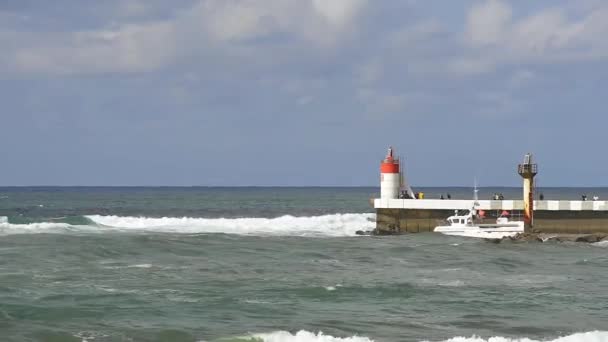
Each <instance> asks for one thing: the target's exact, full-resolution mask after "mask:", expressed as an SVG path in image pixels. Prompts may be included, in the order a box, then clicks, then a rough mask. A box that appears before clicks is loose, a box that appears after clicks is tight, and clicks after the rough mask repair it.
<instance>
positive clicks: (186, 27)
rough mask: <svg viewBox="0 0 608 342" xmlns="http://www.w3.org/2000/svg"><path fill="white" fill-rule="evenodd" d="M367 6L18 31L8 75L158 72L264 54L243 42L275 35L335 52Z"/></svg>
mask: <svg viewBox="0 0 608 342" xmlns="http://www.w3.org/2000/svg"><path fill="white" fill-rule="evenodd" d="M365 4H366V0H332V1H319V0H307V1H301V0H263V1H262V0H199V1H197V2H196V3H195V4H194V6H192V7H191V8H188V9H187V10H181V11H179V12H177V13H176V14H175V15H174V16H173V17H172V18H170V19H167V20H156V21H151V22H139V23H131V24H124V25H120V26H118V27H112V24H111V23H109V24H108V26H109V28H108V27H102V28H99V29H96V30H88V31H78V32H57V33H32V32H16V33H14V34H13V35H11V37H12V41H13V42H20V43H17V44H16V45H17V48H14V49H9V50H8V51H6V52H5V53H6V55H5V58H6V59H7V60H8V62H7V63H8V65H9V67H10V68H12V71H13V72H14V71H18V72H29V73H40V72H42V73H98V72H129V71H135V72H139V71H149V70H156V69H159V68H162V67H164V66H166V65H168V64H171V63H173V62H175V60H176V59H177V58H179V57H180V56H182V55H190V56H192V55H197V54H201V53H203V51H205V52H204V53H203V54H205V53H206V54H209V51H210V50H216V51H218V52H217V53H219V54H221V53H222V51H223V52H226V51H225V50H222V45H226V44H228V45H231V46H233V47H243V48H244V49H242V50H241V53H245V54H247V55H248V56H251V52H252V49H255V48H258V49H260V51H262V50H264V51H265V50H267V49H268V45H266V46H264V47H261V46H253V45H249V46H247V45H243V44H242V43H247V41H248V40H252V39H257V38H272V36H273V35H275V34H278V35H287V39H288V41H289V44H299V45H300V46H305V45H306V44H312V46H311V47H312V48H313V49H319V48H320V49H323V48H328V47H333V46H335V45H336V44H337V43H338V42H339V41H340V39H341V37H342V36H343V35H345V34H347V33H348V32H349V31H351V30H350V28H354V27H356V25H355V23H354V20H355V18H356V17H357V16H358V15H359V14H360V13H361V11H362V9H363V8H364V6H365ZM120 8H121V11H124V12H125V15H138V14H141V13H143V12H145V11H147V10H149V8H147V7H146V6H145V5H144V4H143V3H142V2H141V1H137V0H131V1H129V2H127V3H124V4H122V5H120ZM239 44H241V45H239ZM280 44H281V43H280V42H277V43H275V46H276V45H280ZM283 44H285V42H283ZM5 46H9V44H5ZM233 53H234V50H233ZM5 67H6V66H5Z"/></svg>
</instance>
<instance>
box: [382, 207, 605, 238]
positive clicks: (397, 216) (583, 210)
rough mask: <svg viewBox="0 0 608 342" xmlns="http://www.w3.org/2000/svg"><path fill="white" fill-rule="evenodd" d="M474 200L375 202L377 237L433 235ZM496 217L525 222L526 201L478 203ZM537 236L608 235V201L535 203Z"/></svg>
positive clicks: (533, 229) (535, 230)
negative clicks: (506, 214)
mask: <svg viewBox="0 0 608 342" xmlns="http://www.w3.org/2000/svg"><path fill="white" fill-rule="evenodd" d="M472 205H473V201H472V200H432V199H429V200H425V199H374V208H376V229H375V231H374V232H375V233H376V234H380V235H388V234H403V233H420V232H432V231H433V229H435V227H436V226H438V225H440V224H442V223H443V221H444V220H445V219H446V218H447V217H448V216H450V215H453V214H454V211H455V210H467V209H471V207H472ZM475 207H476V208H477V209H481V210H485V211H486V212H487V213H488V214H489V215H488V220H492V219H495V218H492V215H493V214H494V215H495V214H496V213H499V212H502V211H503V210H507V211H509V212H510V213H511V215H512V217H513V218H515V219H517V218H518V217H519V216H521V219H522V220H523V210H524V201H512V200H503V201H491V200H479V201H476V205H475ZM533 208H534V227H533V228H532V231H533V232H536V233H555V234H592V233H608V201H534V203H533Z"/></svg>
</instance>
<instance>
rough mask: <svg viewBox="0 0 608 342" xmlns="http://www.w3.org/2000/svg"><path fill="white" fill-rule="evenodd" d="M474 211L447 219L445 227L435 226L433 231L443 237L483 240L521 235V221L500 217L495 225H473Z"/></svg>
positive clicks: (522, 229)
mask: <svg viewBox="0 0 608 342" xmlns="http://www.w3.org/2000/svg"><path fill="white" fill-rule="evenodd" d="M475 216H476V215H475V210H468V211H467V213H466V214H464V215H458V214H456V215H453V216H450V217H448V218H447V220H446V221H447V223H448V224H447V225H444V226H437V227H435V229H434V231H435V232H437V233H442V234H445V235H457V236H466V237H475V238H485V239H502V238H504V237H509V236H515V235H517V234H518V233H523V231H524V223H523V222H522V221H510V220H509V218H508V217H505V216H501V217H499V218H497V219H496V223H475Z"/></svg>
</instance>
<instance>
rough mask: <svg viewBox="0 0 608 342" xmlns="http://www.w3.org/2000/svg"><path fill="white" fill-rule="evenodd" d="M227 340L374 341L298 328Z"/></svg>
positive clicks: (276, 341) (278, 341) (293, 341)
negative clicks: (291, 331)
mask: <svg viewBox="0 0 608 342" xmlns="http://www.w3.org/2000/svg"><path fill="white" fill-rule="evenodd" d="M222 340H223V339H222ZM226 340H228V339H226ZM229 340H230V341H235V342H236V341H243V342H244V341H248V342H252V341H260V342H374V340H371V339H369V338H367V337H359V336H352V337H333V336H331V335H325V334H323V333H322V332H319V333H316V334H315V333H312V332H309V331H305V330H300V331H298V332H297V333H295V334H292V333H289V332H287V331H275V332H271V333H267V334H254V335H250V336H244V337H240V338H234V339H229Z"/></svg>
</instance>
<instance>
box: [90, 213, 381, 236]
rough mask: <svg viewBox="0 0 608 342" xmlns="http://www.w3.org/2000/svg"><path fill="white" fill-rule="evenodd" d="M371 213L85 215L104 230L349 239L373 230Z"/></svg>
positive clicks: (372, 215)
mask: <svg viewBox="0 0 608 342" xmlns="http://www.w3.org/2000/svg"><path fill="white" fill-rule="evenodd" d="M373 217H374V214H333V215H322V216H311V217H295V216H290V215H286V216H281V217H277V218H270V219H269V218H231V219H227V218H214V219H209V218H190V217H183V218H173V217H163V218H147V217H120V216H99V215H93V216H87V218H89V219H90V220H92V221H93V222H95V223H97V224H99V225H102V226H104V227H105V228H107V229H119V230H136V231H137V230H140V231H154V232H171V233H226V234H239V235H298V236H311V235H312V236H314V235H321V236H352V235H355V232H356V231H357V230H369V229H373V226H374V223H373V222H371V221H370V220H369V219H370V218H373Z"/></svg>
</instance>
